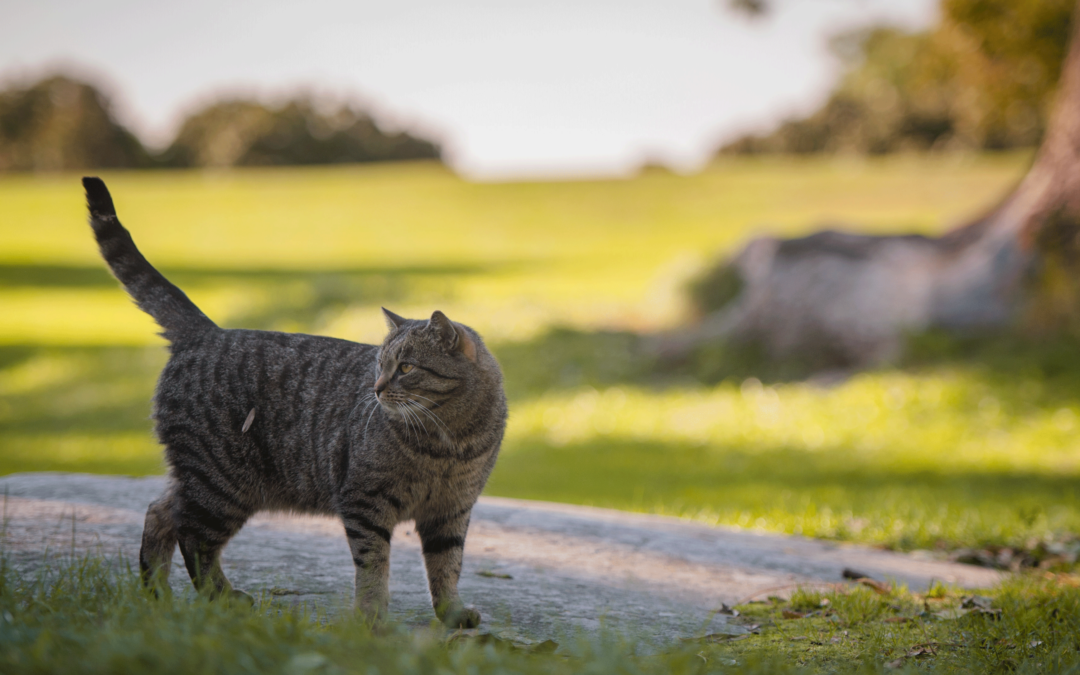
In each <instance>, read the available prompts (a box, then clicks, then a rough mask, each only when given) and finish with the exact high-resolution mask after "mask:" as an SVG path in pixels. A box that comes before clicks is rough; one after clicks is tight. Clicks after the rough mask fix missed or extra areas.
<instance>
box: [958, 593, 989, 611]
mask: <svg viewBox="0 0 1080 675" xmlns="http://www.w3.org/2000/svg"><path fill="white" fill-rule="evenodd" d="M993 603H994V601H993V600H991V599H990V598H988V597H986V596H985V595H965V596H964V597H962V598H960V606H961V607H963V608H964V609H975V608H978V609H990V608H991V605H992V604H993Z"/></svg>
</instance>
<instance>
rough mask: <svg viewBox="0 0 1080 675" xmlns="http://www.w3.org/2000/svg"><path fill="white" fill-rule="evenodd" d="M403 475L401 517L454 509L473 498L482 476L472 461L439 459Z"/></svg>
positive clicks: (480, 485) (481, 481)
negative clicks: (408, 474) (445, 460)
mask: <svg viewBox="0 0 1080 675" xmlns="http://www.w3.org/2000/svg"><path fill="white" fill-rule="evenodd" d="M410 473H411V474H412V475H410V476H407V477H406V476H403V477H402V478H403V480H402V481H401V482H400V483H399V488H400V489H401V492H402V497H403V498H402V499H401V503H402V509H401V513H400V518H401V520H408V519H410V518H415V517H417V516H420V515H423V514H425V513H431V512H442V511H445V510H447V509H453V510H456V508H458V507H459V506H460V504H462V503H472V502H473V501H475V500H476V497H477V496H478V494H479V492H480V490H481V488H482V486H483V480H482V478H481V477H480V476H479V475H478V470H477V467H476V466H474V464H473V463H457V462H439V463H431V464H428V465H427V466H424V467H423V468H422V469H420V470H417V471H414V472H410Z"/></svg>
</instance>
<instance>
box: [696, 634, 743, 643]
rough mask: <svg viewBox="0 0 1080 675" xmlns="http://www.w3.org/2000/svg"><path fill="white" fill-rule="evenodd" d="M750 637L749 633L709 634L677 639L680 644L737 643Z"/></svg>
mask: <svg viewBox="0 0 1080 675" xmlns="http://www.w3.org/2000/svg"><path fill="white" fill-rule="evenodd" d="M749 637H750V633H743V634H741V635H732V634H731V633H709V634H708V635H703V636H701V637H689V638H679V640H680V641H681V642H738V641H739V640H746V639H748V638H749Z"/></svg>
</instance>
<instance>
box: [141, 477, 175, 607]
mask: <svg viewBox="0 0 1080 675" xmlns="http://www.w3.org/2000/svg"><path fill="white" fill-rule="evenodd" d="M173 499H174V497H173V493H172V488H171V486H170V489H169V490H167V491H166V492H165V494H164V495H162V496H161V497H160V498H158V499H157V500H156V501H154V502H152V503H151V504H150V508H148V509H147V510H146V521H145V524H144V525H143V534H142V546H141V547H140V548H139V572H140V573H141V575H142V580H143V584H145V585H146V586H147V587H148V588H154V589H155V591H158V590H167V589H168V582H169V570H170V568H171V567H172V558H173V553H174V552H175V551H176V519H175V512H174V509H173Z"/></svg>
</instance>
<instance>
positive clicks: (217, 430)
mask: <svg viewBox="0 0 1080 675" xmlns="http://www.w3.org/2000/svg"><path fill="white" fill-rule="evenodd" d="M377 351H378V348H377V347H375V346H373V345H365V344H359V343H355V342H349V341H347V340H339V339H336V338H329V337H322V336H317V335H305V334H301V333H279V332H271V331H256V330H221V329H217V330H212V331H206V332H204V333H203V334H201V335H199V336H198V337H197V338H196V339H192V340H188V341H184V342H180V343H177V344H174V345H173V347H172V356H171V358H170V359H169V362H168V364H166V366H165V368H164V370H163V371H162V373H161V378H160V380H159V381H158V388H157V393H156V395H155V398H154V402H155V417H156V418H157V421H158V433H159V436H161V440H162V442H163V443H165V444H166V445H168V444H169V443H170V441H171V440H172V439H171V438H170V436H173V435H175V433H198V434H199V435H207V436H212V437H214V438H216V439H218V440H220V441H230V440H231V441H241V440H243V441H244V442H245V443H246V442H249V441H250V442H256V443H258V444H260V445H263V446H275V445H280V444H282V443H299V444H300V445H303V446H307V445H310V444H311V443H313V442H317V441H318V440H320V439H319V436H322V435H324V433H320V432H327V431H329V430H331V429H332V428H334V427H338V426H339V425H343V423H344V422H345V419H344V418H345V416H347V415H348V414H349V412H350V410H351V407H352V406H353V405H354V404H355V400H356V399H357V397H358V396H359V395H360V392H361V391H366V390H368V389H370V388H371V387H372V385H373V381H374V372H373V370H374V363H375V358H376V353H377ZM252 411H254V412H252ZM249 417H251V418H252V419H251V420H250V421H249V420H248V418H249ZM323 440H325V439H323Z"/></svg>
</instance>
